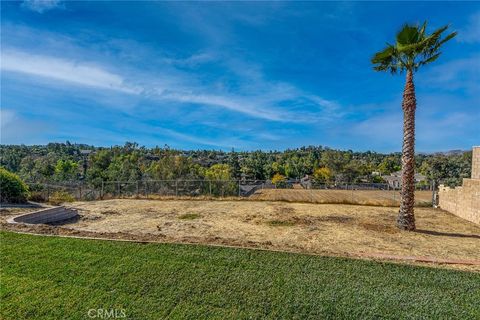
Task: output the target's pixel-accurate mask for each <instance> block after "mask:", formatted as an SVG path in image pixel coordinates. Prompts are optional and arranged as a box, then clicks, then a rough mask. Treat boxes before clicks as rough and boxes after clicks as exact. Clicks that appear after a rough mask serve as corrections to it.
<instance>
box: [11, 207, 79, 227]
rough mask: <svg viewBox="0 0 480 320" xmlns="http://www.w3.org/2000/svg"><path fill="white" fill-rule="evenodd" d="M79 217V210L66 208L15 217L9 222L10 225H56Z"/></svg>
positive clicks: (50, 209) (49, 209)
mask: <svg viewBox="0 0 480 320" xmlns="http://www.w3.org/2000/svg"><path fill="white" fill-rule="evenodd" d="M77 216H78V212H77V210H74V209H66V208H65V207H55V208H48V209H44V210H40V211H36V212H32V213H27V214H24V215H21V216H17V217H14V218H12V219H10V220H9V221H8V222H10V223H31V224H39V223H55V222H61V221H65V220H68V219H72V218H75V217H77Z"/></svg>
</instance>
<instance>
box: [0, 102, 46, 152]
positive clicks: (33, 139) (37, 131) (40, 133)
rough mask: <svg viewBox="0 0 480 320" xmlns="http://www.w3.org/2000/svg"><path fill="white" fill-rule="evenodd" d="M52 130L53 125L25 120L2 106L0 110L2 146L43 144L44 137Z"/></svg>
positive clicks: (0, 141)
mask: <svg viewBox="0 0 480 320" xmlns="http://www.w3.org/2000/svg"><path fill="white" fill-rule="evenodd" d="M54 130H55V128H54V125H49V124H47V123H45V122H43V121H37V120H29V119H26V118H25V117H22V116H21V115H19V114H17V112H15V111H14V110H12V109H6V108H5V107H4V106H2V108H1V109H0V143H2V144H20V143H27V144H36V143H45V141H46V140H45V138H46V136H47V135H48V134H52V133H53V131H54Z"/></svg>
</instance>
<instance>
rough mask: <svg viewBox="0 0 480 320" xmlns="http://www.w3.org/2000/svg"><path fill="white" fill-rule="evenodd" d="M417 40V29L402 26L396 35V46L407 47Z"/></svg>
mask: <svg viewBox="0 0 480 320" xmlns="http://www.w3.org/2000/svg"><path fill="white" fill-rule="evenodd" d="M418 38H419V32H418V28H417V27H415V26H411V25H408V24H406V25H404V26H403V28H402V30H400V32H399V33H398V34H397V45H409V44H413V43H416V42H417V41H418Z"/></svg>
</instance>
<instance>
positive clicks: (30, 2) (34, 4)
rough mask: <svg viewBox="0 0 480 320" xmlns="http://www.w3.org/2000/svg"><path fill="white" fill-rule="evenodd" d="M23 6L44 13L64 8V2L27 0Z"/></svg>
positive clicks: (56, 0) (58, 0)
mask: <svg viewBox="0 0 480 320" xmlns="http://www.w3.org/2000/svg"><path fill="white" fill-rule="evenodd" d="M22 7H24V8H26V9H29V10H32V11H35V12H38V13H44V12H46V11H50V10H53V9H63V8H64V4H63V2H62V1H60V0H25V1H23V3H22Z"/></svg>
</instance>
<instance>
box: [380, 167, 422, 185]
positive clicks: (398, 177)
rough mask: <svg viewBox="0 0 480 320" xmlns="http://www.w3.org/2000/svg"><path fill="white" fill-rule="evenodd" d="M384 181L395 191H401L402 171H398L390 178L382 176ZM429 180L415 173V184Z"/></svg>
mask: <svg viewBox="0 0 480 320" xmlns="http://www.w3.org/2000/svg"><path fill="white" fill-rule="evenodd" d="M382 179H383V180H385V182H386V183H388V186H389V187H390V188H393V189H399V188H401V187H402V171H401V170H400V171H396V172H393V173H391V174H390V175H389V176H382ZM426 180H427V178H426V177H425V176H424V175H423V174H420V173H415V183H420V182H423V181H426Z"/></svg>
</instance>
